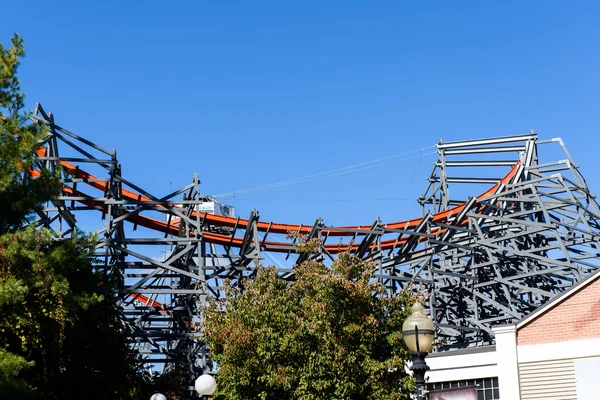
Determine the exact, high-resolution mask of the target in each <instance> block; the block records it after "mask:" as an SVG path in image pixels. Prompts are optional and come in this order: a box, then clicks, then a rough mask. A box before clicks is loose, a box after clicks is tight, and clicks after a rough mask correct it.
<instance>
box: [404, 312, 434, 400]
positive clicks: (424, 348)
mask: <svg viewBox="0 0 600 400" xmlns="http://www.w3.org/2000/svg"><path fill="white" fill-rule="evenodd" d="M434 334H435V331H434V327H433V322H431V319H429V317H428V316H427V315H425V314H423V306H422V305H421V304H420V303H419V302H416V303H415V304H414V305H413V306H412V314H411V315H410V316H409V317H408V318H407V319H406V320H405V321H404V324H402V336H403V338H404V343H406V347H408V350H410V353H411V355H412V358H413V363H412V365H411V367H410V369H411V371H413V373H414V375H415V380H416V381H417V400H423V387H424V386H425V371H427V370H429V366H428V365H427V363H426V362H425V357H427V353H429V351H430V350H431V345H432V343H433V337H434Z"/></svg>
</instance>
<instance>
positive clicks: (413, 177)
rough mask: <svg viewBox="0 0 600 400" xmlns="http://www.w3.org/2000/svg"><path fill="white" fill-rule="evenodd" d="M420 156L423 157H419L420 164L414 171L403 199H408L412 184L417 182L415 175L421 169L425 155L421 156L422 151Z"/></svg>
mask: <svg viewBox="0 0 600 400" xmlns="http://www.w3.org/2000/svg"><path fill="white" fill-rule="evenodd" d="M419 155H420V156H421V157H419V163H418V164H417V166H416V167H415V169H414V170H413V173H412V176H411V178H410V183H409V184H408V186H407V187H406V191H405V192H404V196H402V197H406V196H407V195H408V191H409V190H410V187H411V186H412V183H413V181H414V180H415V174H416V173H417V170H418V169H419V167H420V166H421V163H422V162H423V154H421V152H420V151H419Z"/></svg>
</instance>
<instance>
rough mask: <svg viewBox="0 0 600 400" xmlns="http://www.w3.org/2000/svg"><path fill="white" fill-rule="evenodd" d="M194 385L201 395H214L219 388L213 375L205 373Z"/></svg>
mask: <svg viewBox="0 0 600 400" xmlns="http://www.w3.org/2000/svg"><path fill="white" fill-rule="evenodd" d="M194 387H195V388H196V392H198V394H199V395H200V396H212V395H213V394H214V393H215V390H217V382H216V381H215V378H213V377H212V375H208V374H203V375H200V376H199V377H198V379H196V382H195V383H194Z"/></svg>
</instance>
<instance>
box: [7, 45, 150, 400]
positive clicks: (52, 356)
mask: <svg viewBox="0 0 600 400" xmlns="http://www.w3.org/2000/svg"><path fill="white" fill-rule="evenodd" d="M24 54H25V53H24V49H23V41H22V39H21V38H20V37H19V36H18V35H15V36H14V37H13V38H12V46H11V48H9V49H5V48H4V47H3V46H2V45H1V44H0V398H11V399H26V398H33V399H37V398H44V399H75V398H86V399H107V398H116V399H126V398H135V397H136V395H137V394H139V393H141V392H142V390H143V388H144V383H145V382H144V378H143V375H138V374H137V372H138V371H137V370H136V368H137V364H136V363H135V362H132V361H133V360H132V359H131V358H130V356H129V355H128V351H127V346H126V344H125V341H124V335H123V333H124V331H123V327H122V326H121V324H120V322H119V318H118V313H117V309H116V307H115V302H114V296H113V295H112V292H111V291H110V288H111V282H110V281H108V280H107V278H106V277H104V276H103V275H102V274H101V273H100V272H99V271H97V270H96V269H95V268H94V267H93V265H92V262H91V260H90V258H89V257H88V256H89V253H90V251H91V250H92V249H93V247H94V241H93V239H92V238H89V237H87V236H84V235H82V234H81V233H76V234H74V235H73V236H72V237H71V238H64V239H57V238H55V237H53V235H52V233H51V231H49V230H46V229H35V228H34V227H33V226H27V224H28V217H29V216H30V215H32V213H33V212H34V211H35V210H36V209H37V208H39V207H41V203H42V202H45V201H48V200H49V199H50V198H51V197H52V196H53V195H56V194H58V190H59V180H58V175H57V173H55V172H51V171H48V170H45V169H38V170H37V171H38V172H39V174H32V171H33V167H34V160H35V152H36V150H37V149H38V147H39V141H40V140H42V139H43V138H44V135H45V131H44V130H43V129H41V128H40V127H38V126H37V125H35V124H32V123H31V122H30V120H29V118H30V116H31V114H30V113H27V112H23V111H22V109H23V106H24V102H23V99H24V95H23V93H21V91H20V86H19V80H18V79H17V77H16V72H17V67H18V66H19V59H20V58H21V57H23V56H24Z"/></svg>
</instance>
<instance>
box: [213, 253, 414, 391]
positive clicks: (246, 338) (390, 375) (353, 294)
mask: <svg viewBox="0 0 600 400" xmlns="http://www.w3.org/2000/svg"><path fill="white" fill-rule="evenodd" d="M374 272H375V266H374V264H373V263H370V262H365V261H363V260H361V259H360V258H358V257H355V256H352V255H350V254H346V253H344V254H341V255H339V257H338V259H337V260H336V261H335V262H334V263H333V265H332V266H331V267H329V268H328V267H326V266H325V265H323V264H321V263H316V262H314V261H308V262H305V263H303V264H302V265H300V266H299V267H297V268H296V280H295V281H294V282H288V281H285V280H283V279H281V278H280V277H279V276H278V274H277V272H276V270H275V268H273V267H268V268H262V267H260V268H258V272H257V275H256V277H255V278H254V279H253V280H252V281H249V282H247V283H246V284H245V289H244V290H243V291H240V290H236V289H234V288H232V287H229V288H228V292H227V295H226V298H225V299H224V300H223V301H219V302H214V303H212V304H211V305H210V306H208V307H207V308H206V310H205V326H204V334H205V337H206V339H207V341H208V343H209V345H210V349H211V354H212V356H213V358H214V360H215V361H216V363H217V364H218V366H219V372H218V374H217V384H218V387H217V394H216V397H215V398H216V399H231V400H233V399H306V400H308V399H408V398H409V395H408V393H410V391H411V388H412V385H413V381H412V379H411V378H410V377H409V376H408V375H407V374H406V370H405V360H406V359H407V357H408V350H407V349H406V347H405V345H404V342H403V339H402V333H401V332H402V323H403V322H404V319H405V318H406V317H407V316H408V315H409V312H410V305H412V304H413V302H414V301H415V298H416V297H415V294H414V293H412V292H408V291H403V292H401V293H399V294H397V295H395V296H393V297H389V296H387V295H385V290H384V287H383V286H382V285H381V284H380V283H378V282H376V281H374V280H373V279H372V276H373V273H374Z"/></svg>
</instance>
